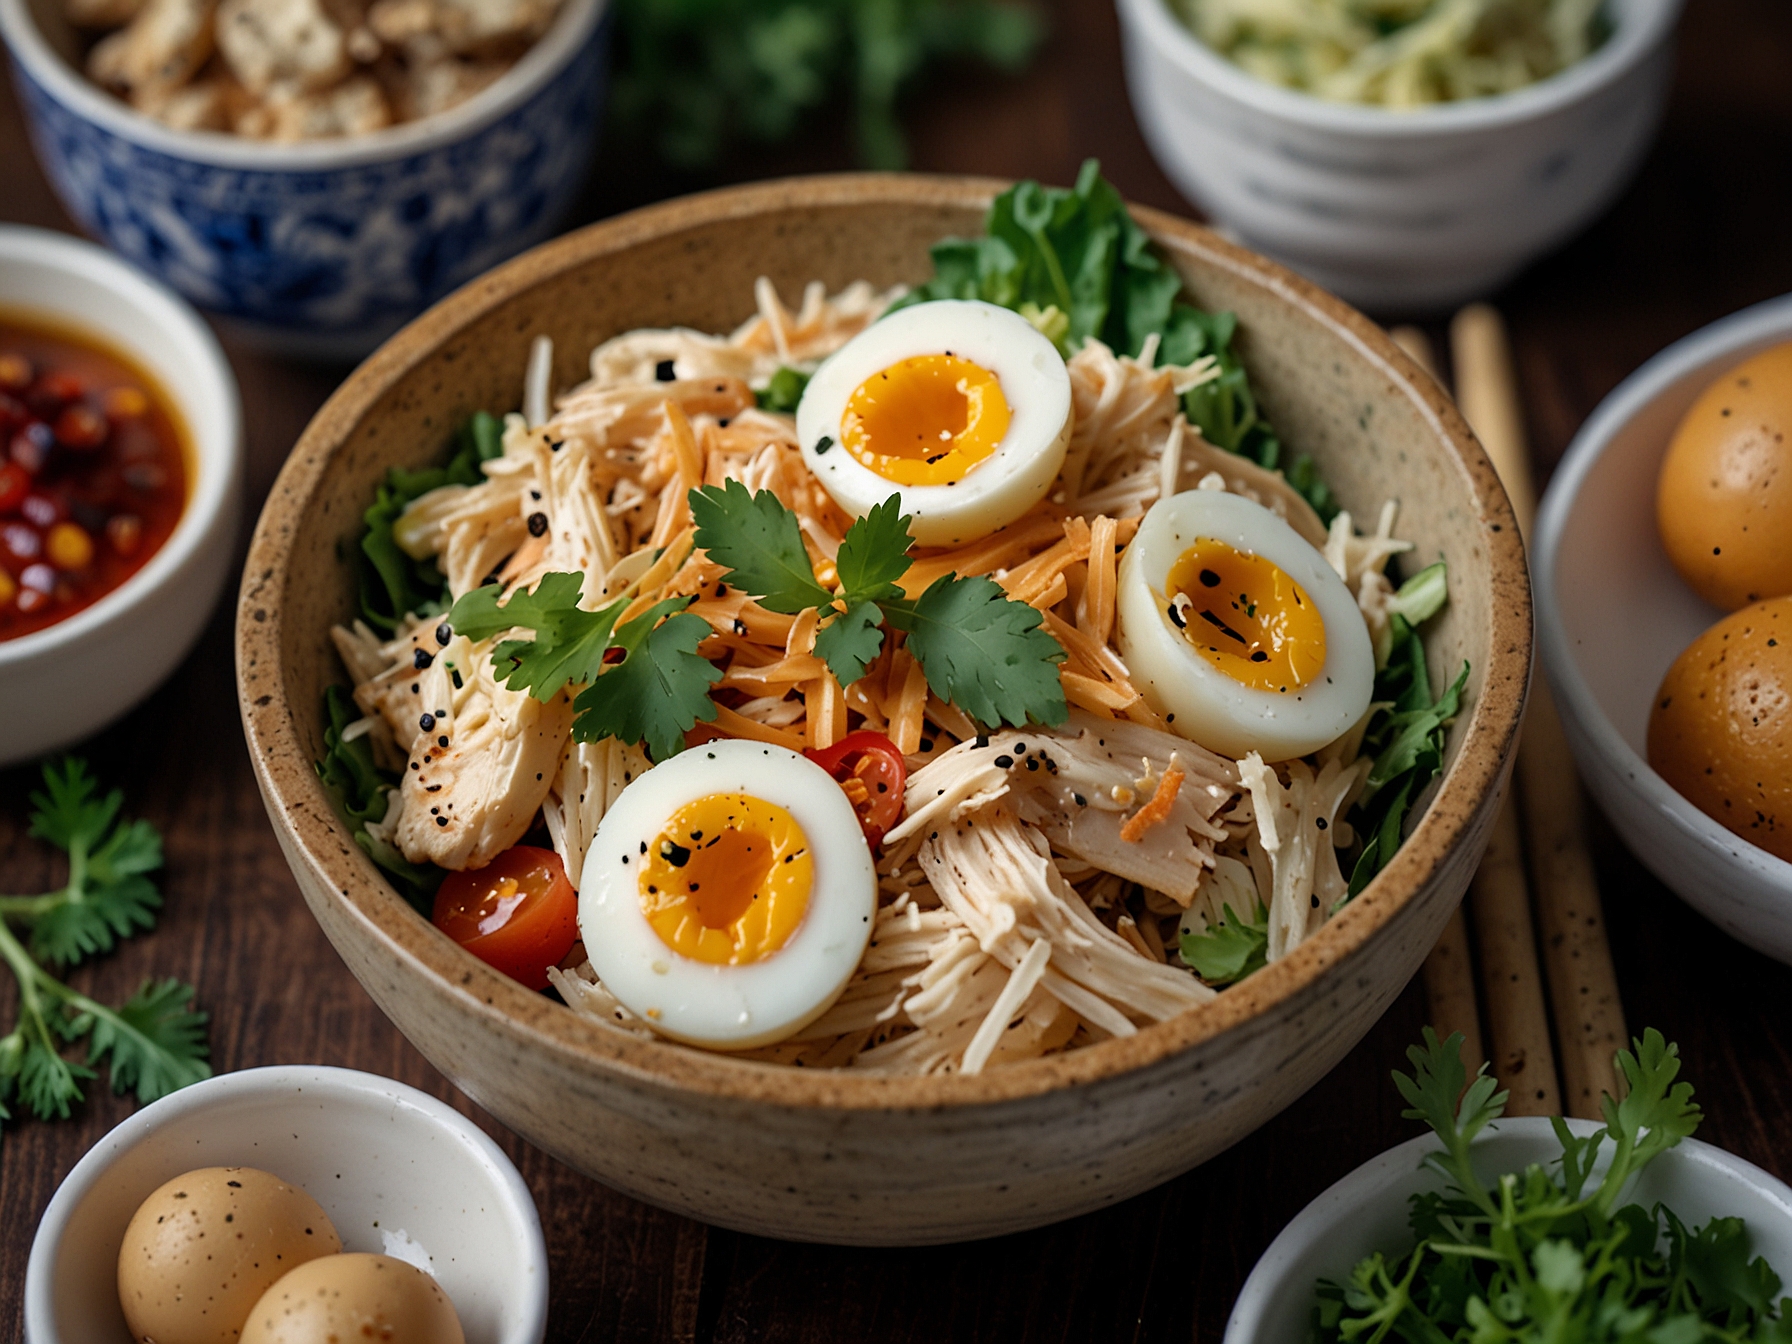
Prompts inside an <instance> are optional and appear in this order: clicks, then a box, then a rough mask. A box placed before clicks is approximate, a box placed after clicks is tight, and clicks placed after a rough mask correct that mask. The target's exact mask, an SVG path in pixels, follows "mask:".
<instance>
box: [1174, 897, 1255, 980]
mask: <svg viewBox="0 0 1792 1344" xmlns="http://www.w3.org/2000/svg"><path fill="white" fill-rule="evenodd" d="M1181 943H1182V949H1181V955H1182V964H1183V965H1184V966H1192V967H1194V970H1195V974H1196V975H1198V976H1200V977H1201V978H1202V979H1203V980H1205V981H1206V982H1207V983H1208V984H1210V985H1216V986H1217V985H1230V984H1234V983H1236V982H1237V981H1239V980H1242V979H1244V978H1245V977H1246V976H1247V975H1250V974H1252V973H1253V972H1255V971H1260V970H1262V969H1263V968H1264V966H1266V965H1268V964H1269V963H1268V958H1269V912H1268V911H1267V910H1265V909H1264V908H1263V907H1262V906H1261V905H1259V906H1258V907H1257V908H1256V909H1255V910H1253V911H1252V912H1251V917H1250V918H1249V919H1240V918H1239V917H1238V915H1237V914H1236V913H1234V912H1233V909H1232V907H1231V906H1230V905H1228V906H1225V907H1223V909H1222V911H1221V915H1220V922H1219V923H1218V924H1214V925H1210V926H1209V927H1208V928H1207V929H1206V931H1205V932H1202V933H1185V934H1183V935H1182V939H1181Z"/></svg>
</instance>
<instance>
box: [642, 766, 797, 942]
mask: <svg viewBox="0 0 1792 1344" xmlns="http://www.w3.org/2000/svg"><path fill="white" fill-rule="evenodd" d="M814 878H815V863H814V859H813V858H812V857H811V856H810V852H809V840H808V837H807V836H805V835H804V834H803V828H802V827H801V826H800V825H798V824H797V820H796V818H795V817H793V816H791V815H790V813H788V812H786V811H785V810H784V809H783V808H781V807H779V806H778V805H777V804H776V803H768V802H766V801H765V800H764V799H762V798H753V797H750V796H748V795H747V794H744V793H712V794H709V795H707V796H706V797H703V798H698V799H697V800H695V801H694V802H690V803H686V804H685V805H684V806H683V807H681V808H679V809H678V811H676V812H674V813H673V814H672V815H671V817H670V818H668V819H667V822H666V825H665V827H664V829H662V830H661V831H660V833H659V834H658V835H657V836H655V837H654V838H653V839H652V840H650V841H647V842H646V861H645V863H644V864H643V866H642V870H641V876H640V882H639V889H640V898H641V912H642V914H644V915H646V916H647V922H648V924H649V925H651V926H652V928H653V931H654V932H655V933H657V934H658V935H659V937H660V941H661V942H663V943H665V945H666V946H667V947H669V948H671V949H672V950H673V951H674V952H677V953H678V954H679V955H681V956H686V957H689V958H691V959H692V960H693V961H701V962H706V963H708V964H709V965H712V966H745V965H750V964H751V963H753V962H756V961H762V960H764V959H765V958H766V957H769V956H771V955H772V954H773V953H775V952H777V951H778V950H779V949H780V948H782V947H783V946H784V944H786V943H787V942H789V941H790V936H791V935H792V934H793V933H795V932H796V928H797V925H799V924H801V923H802V921H803V913H804V912H805V911H806V910H807V909H808V908H809V890H810V887H811V886H812V884H813V882H814Z"/></svg>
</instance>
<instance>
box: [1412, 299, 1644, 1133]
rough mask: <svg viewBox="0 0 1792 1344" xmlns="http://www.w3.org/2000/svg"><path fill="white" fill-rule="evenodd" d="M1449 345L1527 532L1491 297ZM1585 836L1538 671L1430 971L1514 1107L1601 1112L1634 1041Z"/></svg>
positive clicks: (1527, 502)
mask: <svg viewBox="0 0 1792 1344" xmlns="http://www.w3.org/2000/svg"><path fill="white" fill-rule="evenodd" d="M1393 335H1394V339H1395V340H1396V341H1397V342H1398V343H1399V344H1400V345H1401V347H1402V348H1403V349H1405V350H1406V351H1407V353H1408V354H1410V355H1412V356H1413V358H1414V359H1415V360H1416V361H1417V362H1418V363H1419V364H1420V365H1421V366H1423V367H1424V368H1425V369H1426V370H1427V371H1428V372H1430V373H1432V374H1433V376H1435V375H1436V370H1437V365H1436V364H1435V363H1434V362H1433V360H1432V357H1431V349H1430V343H1429V342H1428V341H1427V340H1426V338H1425V334H1424V333H1423V332H1422V331H1419V330H1418V329H1417V328H1414V327H1402V328H1399V329H1397V330H1396V331H1395V332H1394V333H1393ZM1450 351H1451V355H1452V357H1453V359H1452V363H1453V366H1454V368H1453V372H1454V382H1455V385H1456V402H1457V405H1458V406H1460V407H1461V409H1462V413H1463V416H1464V418H1465V419H1467V421H1468V423H1469V426H1470V428H1472V429H1473V430H1474V431H1475V435H1476V437H1478V438H1479V439H1480V440H1481V443H1482V446H1483V447H1485V448H1486V449H1487V455H1488V456H1489V457H1490V458H1492V459H1493V464H1494V467H1495V469H1496V470H1497V471H1498V472H1499V474H1500V480H1501V482H1502V483H1503V484H1504V485H1505V487H1506V494H1507V495H1508V496H1509V497H1510V498H1511V500H1512V509H1513V512H1514V513H1515V514H1517V516H1518V526H1519V531H1520V533H1521V534H1522V535H1523V536H1524V537H1525V538H1526V539H1527V540H1528V539H1529V537H1530V534H1531V523H1532V520H1533V519H1534V518H1535V516H1536V511H1537V487H1536V483H1535V480H1534V478H1533V477H1532V474H1531V460H1530V452H1529V449H1528V447H1527V445H1526V442H1525V433H1524V416H1523V413H1522V411H1521V409H1520V406H1519V400H1518V382H1517V377H1516V375H1515V373H1514V371H1513V365H1512V353H1511V348H1510V346H1509V345H1508V343H1507V340H1506V330H1505V324H1504V323H1503V322H1502V321H1501V320H1500V315H1499V314H1498V313H1497V312H1495V311H1494V310H1493V309H1492V308H1490V307H1488V306H1487V305H1486V304H1475V305H1473V306H1471V307H1468V308H1465V309H1463V310H1462V311H1461V312H1460V313H1458V314H1457V315H1456V317H1455V319H1454V321H1452V322H1451V324H1450ZM1585 833H1586V803H1585V800H1584V799H1583V798H1582V796H1581V790H1580V781H1579V778H1578V776H1577V775H1576V774H1575V769H1574V760H1573V758H1572V757H1571V756H1570V755H1569V752H1568V742H1567V739H1566V738H1565V737H1564V736H1563V734H1562V723H1561V720H1560V718H1558V717H1557V715H1556V709H1555V704H1554V701H1553V700H1552V698H1551V696H1550V693H1549V686H1548V684H1547V683H1546V682H1545V681H1544V679H1543V677H1542V675H1541V674H1538V675H1536V676H1534V677H1533V678H1532V681H1531V695H1530V703H1529V708H1528V709H1527V711H1526V714H1525V722H1524V729H1523V736H1522V738H1521V739H1520V742H1519V747H1518V760H1517V763H1516V767H1515V769H1514V771H1513V779H1512V784H1511V785H1510V786H1509V787H1508V789H1507V791H1506V797H1505V799H1504V801H1503V802H1502V803H1501V805H1500V811H1499V816H1498V818H1497V820H1496V821H1495V823H1494V829H1493V837H1492V839H1491V840H1490V841H1489V843H1488V846H1487V854H1486V857H1485V858H1483V859H1482V861H1481V867H1480V869H1479V870H1478V871H1477V872H1476V873H1475V877H1474V881H1473V882H1472V883H1471V884H1470V887H1469V894H1468V897H1467V898H1466V900H1465V902H1464V905H1465V907H1466V909H1467V911H1468V914H1467V916H1466V917H1465V915H1464V913H1463V910H1462V909H1458V910H1457V911H1456V913H1455V914H1454V915H1452V916H1451V917H1450V923H1449V925H1448V926H1447V927H1446V928H1445V929H1444V932H1443V936H1442V937H1441V938H1439V939H1438V943H1437V946H1436V948H1435V949H1433V951H1432V952H1431V955H1430V956H1429V957H1428V958H1427V959H1426V961H1425V971H1424V976H1425V994H1426V999H1427V1001H1428V1009H1429V1012H1430V1016H1431V1020H1432V1024H1433V1025H1434V1026H1435V1027H1436V1029H1437V1031H1438V1034H1439V1035H1441V1036H1447V1035H1448V1034H1449V1033H1450V1032H1452V1031H1460V1032H1461V1033H1462V1034H1463V1037H1464V1045H1463V1050H1462V1053H1463V1062H1464V1063H1465V1064H1466V1065H1467V1067H1468V1070H1469V1073H1470V1076H1473V1074H1474V1072H1475V1070H1476V1069H1477V1068H1478V1067H1479V1066H1480V1063H1481V1061H1482V1060H1484V1059H1485V1060H1489V1061H1491V1064H1492V1072H1493V1074H1494V1076H1495V1077H1497V1078H1498V1079H1499V1080H1500V1082H1501V1084H1502V1085H1503V1086H1505V1087H1507V1088H1508V1089H1510V1091H1511V1096H1510V1098H1509V1099H1508V1100H1507V1103H1506V1113H1507V1114H1508V1115H1558V1114H1567V1115H1572V1116H1578V1117H1580V1118H1582V1119H1587V1120H1597V1119H1599V1118H1600V1109H1599V1099H1600V1095H1601V1093H1604V1092H1610V1093H1611V1094H1612V1095H1613V1096H1618V1095H1620V1094H1619V1087H1618V1078H1617V1075H1616V1071H1615V1069H1614V1067H1613V1063H1612V1057H1613V1055H1614V1054H1615V1053H1616V1052H1617V1051H1618V1050H1619V1049H1620V1048H1622V1047H1623V1046H1624V1045H1625V1044H1626V1043H1627V1038H1626V1036H1625V1031H1624V1012H1623V1007H1622V1005H1621V1004H1620V1002H1619V999H1618V981H1617V975H1616V973H1615V971H1614V970H1613V968H1612V954H1611V947H1610V945H1609V944H1608V942H1607V941H1606V935H1605V919H1604V915H1603V913H1602V911H1601V908H1600V904H1599V888H1598V886H1597V884H1596V883H1595V880H1594V875H1593V861H1592V857H1591V855H1590V854H1589V853H1588V851H1587V847H1586V840H1585ZM1539 953H1541V955H1539ZM1477 968H1478V970H1479V977H1478V981H1479V989H1480V993H1479V996H1477V994H1476V983H1477V977H1476V970H1477ZM1477 1000H1478V1001H1477ZM1483 1007H1485V1010H1486V1022H1487V1029H1486V1032H1485V1033H1483V1031H1482V1026H1481V1010H1482V1008H1483ZM1552 1025H1553V1032H1552V1030H1551V1028H1552Z"/></svg>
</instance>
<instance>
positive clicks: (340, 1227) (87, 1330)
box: [25, 1066, 548, 1344]
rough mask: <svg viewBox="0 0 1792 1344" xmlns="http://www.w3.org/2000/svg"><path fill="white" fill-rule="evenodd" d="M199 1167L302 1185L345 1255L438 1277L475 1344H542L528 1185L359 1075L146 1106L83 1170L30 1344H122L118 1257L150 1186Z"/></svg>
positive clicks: (239, 1088)
mask: <svg viewBox="0 0 1792 1344" xmlns="http://www.w3.org/2000/svg"><path fill="white" fill-rule="evenodd" d="M196 1167H258V1168H260V1169H261V1170H263V1171H270V1172H272V1173H273V1174H274V1175H276V1176H278V1177H280V1178H281V1179H282V1180H284V1181H287V1182H289V1183H290V1184H293V1185H297V1186H299V1187H300V1188H301V1189H303V1190H305V1191H306V1192H307V1193H309V1194H310V1195H311V1197H312V1198H313V1199H315V1200H316V1201H317V1202H318V1203H319V1204H321V1205H322V1206H323V1209H324V1212H325V1213H327V1214H329V1215H330V1221H331V1222H332V1223H333V1224H335V1227H336V1231H337V1232H338V1233H339V1234H340V1235H341V1237H342V1249H343V1250H344V1251H375V1252H380V1253H383V1254H386V1255H393V1256H396V1257H398V1258H399V1259H401V1260H406V1261H408V1262H409V1263H411V1264H414V1265H416V1266H417V1267H418V1268H419V1269H426V1270H427V1271H428V1272H429V1273H431V1274H433V1275H434V1276H435V1278H436V1281H437V1282H438V1283H440V1284H441V1285H442V1290H443V1291H444V1292H446V1293H447V1294H448V1297H449V1299H450V1300H451V1301H452V1302H453V1303H454V1309H455V1312H456V1314H457V1315H459V1317H460V1322H461V1328H462V1329H463V1330H464V1331H465V1332H466V1337H467V1344H541V1340H542V1338H543V1336H544V1335H545V1334H546V1333H547V1314H548V1257H547V1245H546V1243H545V1242H544V1241H543V1240H542V1235H541V1219H540V1217H539V1216H538V1215H537V1214H536V1212H535V1202H534V1200H532V1199H531V1198H530V1196H529V1188H528V1187H527V1186H526V1185H524V1184H523V1178H522V1177H521V1176H519V1175H518V1174H517V1170H516V1168H515V1167H514V1166H513V1165H511V1162H510V1159H509V1158H507V1157H505V1156H504V1154H503V1153H502V1152H501V1151H499V1149H498V1145H497V1144H495V1143H493V1142H492V1141H491V1140H490V1139H489V1138H487V1137H486V1135H485V1134H484V1133H483V1132H482V1131H481V1130H480V1129H479V1127H478V1126H477V1125H475V1124H474V1123H473V1122H472V1121H471V1120H469V1119H467V1118H466V1117H465V1116H464V1115H462V1114H460V1113H459V1112H458V1111H455V1110H453V1109H452V1108H450V1107H448V1106H444V1105H443V1104H442V1103H441V1102H439V1101H437V1100H436V1099H435V1098H434V1097H431V1096H428V1095H426V1094H424V1093H422V1092H419V1091H418V1090H417V1089H416V1088H414V1087H406V1086H405V1085H404V1084H403V1083H395V1082H393V1081H392V1080H391V1079H390V1078H381V1077H378V1076H376V1075H374V1074H371V1073H358V1072H356V1071H355V1070H353V1069H327V1068H318V1067H313V1066H283V1067H279V1068H266V1069H244V1070H243V1071H241V1072H240V1073H227V1074H222V1075H220V1076H219V1077H216V1078H209V1079H207V1080H206V1081H205V1082H202V1083H196V1084H194V1085H193V1086H192V1087H189V1088H186V1089H184V1090H182V1091H180V1092H176V1093H175V1094H174V1095H172V1096H169V1097H164V1098H163V1099H162V1100H161V1101H158V1102H156V1103H155V1104H154V1105H152V1106H146V1107H144V1108H143V1109H142V1110H141V1111H138V1112H137V1113H136V1114H135V1115H133V1116H132V1117H131V1118H130V1119H129V1120H126V1121H125V1122H124V1123H123V1124H121V1125H119V1126H118V1128H117V1129H114V1130H113V1131H112V1132H111V1133H110V1134H108V1135H106V1137H105V1138H103V1139H101V1140H100V1141H99V1143H97V1144H95V1145H94V1147H93V1148H92V1149H90V1150H89V1151H88V1153H87V1155H86V1156H85V1157H83V1158H82V1159H81V1160H80V1161H79V1162H78V1163H76V1164H75V1169H74V1170H73V1171H71V1172H70V1173H69V1174H68V1178H67V1179H66V1180H64V1181H63V1183H62V1185H61V1187H60V1188H59V1189H58V1190H57V1191H56V1194H55V1196H54V1197H53V1198H52V1199H51V1200H50V1206H49V1208H47V1209H45V1210H44V1216H43V1221H42V1222H41V1223H39V1224H38V1228H37V1239H36V1240H35V1241H34V1242H33V1243H32V1245H31V1259H30V1262H29V1264H28V1265H27V1267H26V1270H25V1339H26V1344H113V1342H114V1341H116V1342H117V1344H126V1341H127V1340H129V1339H130V1337H131V1336H130V1331H129V1329H128V1328H127V1327H126V1325H125V1320H124V1312H123V1311H122V1310H121V1309H120V1307H119V1305H118V1249H119V1247H120V1245H121V1244H122V1243H123V1241H124V1231H125V1227H126V1225H127V1224H129V1222H130V1221H131V1215H132V1214H134V1213H135V1212H136V1211H137V1206H138V1205H139V1204H141V1203H142V1202H143V1201H144V1199H146V1198H147V1197H148V1196H149V1194H150V1192H151V1191H153V1190H155V1189H156V1188H157V1187H159V1186H160V1185H162V1183H163V1182H165V1181H169V1180H172V1179H173V1178H174V1177H176V1176H179V1175H180V1174H181V1173H183V1172H187V1171H192V1170H193V1169H195V1168H196Z"/></svg>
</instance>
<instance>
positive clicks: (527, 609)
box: [448, 573, 722, 761]
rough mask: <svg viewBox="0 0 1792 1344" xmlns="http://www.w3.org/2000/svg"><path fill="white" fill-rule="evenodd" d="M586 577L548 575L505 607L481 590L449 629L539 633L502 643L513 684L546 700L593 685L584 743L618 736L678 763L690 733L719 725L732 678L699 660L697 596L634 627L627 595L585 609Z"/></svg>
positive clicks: (499, 664) (579, 716)
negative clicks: (692, 609)
mask: <svg viewBox="0 0 1792 1344" xmlns="http://www.w3.org/2000/svg"><path fill="white" fill-rule="evenodd" d="M584 578H585V576H584V575H583V574H558V573H556V574H544V575H542V577H541V581H540V582H539V583H538V584H536V585H535V588H534V589H533V590H532V591H528V592H519V593H516V594H513V595H512V597H511V599H510V601H509V602H507V603H505V604H504V605H503V606H500V605H499V604H498V598H499V596H500V593H499V590H498V588H497V586H496V585H495V584H494V585H488V586H487V587H484V588H475V589H474V590H473V591H472V592H470V593H468V594H466V595H465V596H464V597H462V598H461V599H460V600H459V601H457V602H456V603H455V604H454V609H453V610H452V611H451V612H450V613H449V615H448V620H449V623H450V624H452V625H453V627H454V629H455V631H456V632H457V633H458V634H462V635H465V636H466V637H467V638H468V639H472V640H481V639H488V638H490V637H491V636H493V635H497V634H503V633H504V632H505V631H508V630H512V629H524V630H528V631H530V632H531V637H530V638H528V639H506V640H502V641H500V642H499V644H498V645H497V647H496V648H494V649H493V650H492V666H493V668H494V669H496V670H497V671H498V673H499V679H500V680H501V681H503V682H504V684H505V685H507V686H509V687H510V688H511V689H512V690H516V691H527V692H528V693H529V694H530V695H532V696H534V697H535V698H536V699H537V700H541V701H547V700H551V699H553V698H554V696H556V695H558V694H559V693H560V692H561V691H562V690H563V689H564V688H566V687H567V686H583V687H584V689H583V690H581V691H580V692H579V693H578V695H577V696H576V697H574V699H573V702H572V707H573V715H574V717H573V729H572V731H573V737H574V738H576V739H577V740H578V741H580V742H597V741H600V740H602V739H603V738H606V737H617V738H621V739H622V740H623V741H626V742H641V743H644V744H645V745H646V747H647V750H648V751H649V752H650V753H652V755H653V758H654V759H655V760H659V761H663V760H665V759H666V758H667V757H668V756H675V755H677V754H678V752H680V751H682V750H683V749H684V735H685V733H686V731H687V730H689V729H690V728H692V727H694V726H695V725H696V724H698V723H707V722H709V720H711V719H713V718H715V716H716V707H715V702H714V701H712V700H711V699H710V698H709V688H710V686H711V685H712V684H714V683H715V682H716V681H717V680H719V679H720V677H721V675H722V674H721V672H720V670H719V669H717V668H716V666H715V665H714V664H713V663H711V662H710V661H709V660H708V659H707V658H704V657H703V656H702V655H700V654H699V653H698V652H697V645H698V644H699V643H700V642H702V640H703V639H704V638H705V637H706V636H707V635H708V634H709V623H708V622H707V621H705V620H704V619H703V618H702V617H700V616H693V615H691V614H690V613H689V612H687V611H685V608H686V607H688V606H690V604H691V599H690V598H688V597H680V598H670V599H668V600H666V601H664V602H656V603H654V604H653V605H652V606H650V607H648V608H647V610H645V611H643V612H641V613H640V614H639V615H637V616H635V617H634V618H632V619H630V620H627V621H623V620H622V616H623V614H624V612H625V611H626V610H627V608H628V606H629V603H630V601H631V599H630V598H629V597H627V596H626V595H625V596H623V597H619V598H617V599H616V600H615V601H614V602H611V603H610V604H609V605H608V606H605V607H601V608H599V609H598V610H597V611H584V610H581V609H580V607H579V605H578V602H579V594H580V592H581V591H582V589H583V586H584ZM619 621H620V622H621V624H620V625H619V624H618V622H619Z"/></svg>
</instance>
